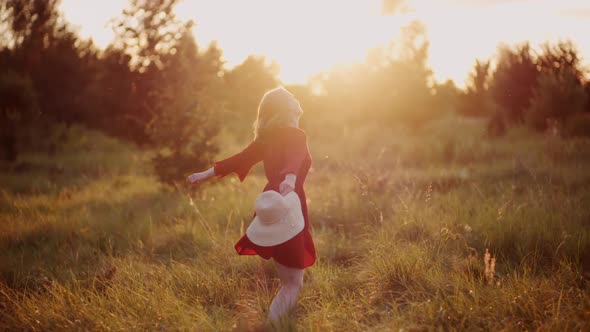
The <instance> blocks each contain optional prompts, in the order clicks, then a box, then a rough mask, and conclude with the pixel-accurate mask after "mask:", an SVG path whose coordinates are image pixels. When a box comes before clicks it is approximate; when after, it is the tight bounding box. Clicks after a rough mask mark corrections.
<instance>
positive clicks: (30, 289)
mask: <svg viewBox="0 0 590 332" xmlns="http://www.w3.org/2000/svg"><path fill="white" fill-rule="evenodd" d="M343 130H346V129H343ZM483 130H484V127H483V126H482V125H481V124H479V123H472V122H460V121H457V120H456V119H445V120H444V122H442V123H438V124H433V125H432V126H431V127H429V128H425V129H424V130H423V131H422V132H418V133H417V132H405V131H404V130H403V129H401V128H400V129H395V128H393V129H391V130H388V131H383V130H381V131H378V130H376V129H375V128H359V129H358V130H354V131H349V132H348V134H346V135H344V134H345V133H331V134H332V135H333V136H334V137H345V139H346V142H344V141H343V139H338V140H337V139H331V140H329V139H327V138H326V135H327V134H328V133H316V132H314V131H313V130H311V131H309V135H310V146H311V150H312V155H313V158H314V168H313V170H312V172H311V173H310V175H309V177H308V182H307V183H306V189H307V192H308V198H309V208H310V218H311V222H312V233H313V236H314V240H315V242H316V246H317V249H318V254H319V259H318V261H317V263H316V264H315V265H314V266H313V267H311V268H310V269H308V270H306V272H305V279H304V288H303V291H302V294H301V297H300V301H299V305H298V307H297V309H296V311H295V312H294V314H293V315H292V316H291V317H290V319H289V320H288V321H287V322H286V324H285V325H284V326H282V327H280V328H279V330H304V331H307V330H310V331H326V330H328V331H367V330H370V331H388V330H399V329H404V330H430V329H442V330H482V329H483V330H587V329H589V328H590V326H589V323H588V322H589V321H590V314H589V312H590V296H589V292H588V278H589V277H590V255H589V254H588V253H589V252H590V227H589V225H590V224H589V221H590V204H588V202H590V188H589V184H590V172H588V167H589V166H590V143H589V142H588V141H584V140H562V139H559V138H555V139H553V140H552V141H547V140H545V139H544V138H543V137H539V136H536V135H534V134H532V133H529V132H526V131H523V130H515V131H512V132H510V133H509V135H508V136H507V137H506V138H502V139H496V140H489V139H487V138H485V135H484V134H483ZM341 134H342V135H341ZM64 135H65V136H66V138H65V139H64V140H63V142H64V144H63V145H61V148H60V149H58V150H57V151H55V153H54V154H53V155H47V154H46V153H45V152H43V153H41V152H35V151H28V152H25V153H23V154H22V156H21V158H20V159H19V161H18V162H17V163H16V164H13V165H1V167H2V173H1V174H0V182H1V184H2V185H1V188H2V189H1V193H0V327H1V329H4V330H39V331H47V330H109V329H116V330H199V331H228V330H244V331H251V330H265V329H270V327H269V326H268V325H265V324H264V322H263V321H264V319H265V317H266V314H267V308H268V305H269V303H270V301H271V299H272V297H273V295H274V293H275V292H276V290H277V288H278V285H279V283H278V279H277V277H276V274H275V271H274V268H273V265H272V263H271V262H268V261H264V260H262V259H260V258H257V257H240V256H238V255H236V254H235V252H234V250H233V244H234V243H235V241H237V239H238V238H239V237H240V236H241V234H243V232H244V230H245V228H246V227H247V225H248V223H249V221H250V220H249V218H250V217H251V213H252V206H253V200H254V198H255V196H256V194H257V193H258V192H259V191H260V189H261V188H262V186H263V185H264V179H263V178H262V176H261V169H260V168H259V167H258V168H256V169H255V170H253V172H252V175H251V177H250V178H249V179H248V180H247V181H246V182H244V183H242V184H239V183H238V181H237V180H236V179H235V178H234V179H231V178H226V179H223V180H221V181H220V182H217V183H210V184H207V185H205V186H203V187H201V188H200V189H198V190H195V191H189V190H187V189H186V188H168V187H163V186H161V185H159V184H158V183H157V182H156V180H155V177H154V176H153V173H152V170H151V167H150V165H149V162H148V160H149V157H150V155H149V152H142V151H139V150H138V149H136V148H134V147H131V146H128V145H125V144H122V143H120V142H117V141H115V140H113V139H109V138H106V137H104V136H102V135H100V134H98V133H95V132H91V131H87V130H84V129H82V128H76V127H75V128H73V129H70V130H68V131H66V133H65V134H64ZM221 140H222V141H226V142H236V141H235V140H232V139H231V138H230V137H222V138H221ZM237 149H239V143H235V144H228V145H225V150H224V151H223V153H224V154H228V153H232V152H235V151H237ZM486 250H489V253H490V254H491V255H493V259H494V260H495V261H494V268H493V272H490V269H491V258H492V257H489V258H490V259H489V260H487V263H484V259H485V258H486V256H485V253H486ZM486 269H487V270H486Z"/></svg>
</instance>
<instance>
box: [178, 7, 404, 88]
mask: <svg viewBox="0 0 590 332" xmlns="http://www.w3.org/2000/svg"><path fill="white" fill-rule="evenodd" d="M380 9H381V1H380V0H370V1H362V2H360V1H354V2H353V1H350V2H342V1H337V0H328V1H321V2H317V1H312V0H304V1H298V2H290V1H272V0H258V1H251V2H248V3H245V2H236V1H227V0H226V1H217V2H215V3H207V4H206V5H205V4H204V3H202V2H189V1H184V2H183V3H181V4H180V5H179V11H178V12H179V13H182V14H181V15H182V17H183V18H186V19H190V18H194V17H197V23H198V24H197V27H196V35H197V40H199V41H200V42H201V43H208V42H209V41H211V40H214V39H218V40H219V41H220V45H221V47H222V48H223V50H224V55H225V58H226V59H227V61H228V65H230V66H231V65H236V64H238V63H240V62H241V61H243V59H244V58H245V57H246V56H247V55H248V54H264V55H265V56H266V57H267V58H268V59H271V60H276V61H277V62H278V63H279V64H280V66H281V69H282V70H281V78H282V79H283V80H284V81H286V82H304V81H306V79H307V78H308V77H309V76H310V75H312V74H315V73H317V72H320V71H322V70H326V69H329V68H330V67H332V66H334V65H336V64H338V63H348V62H355V61H361V60H363V59H364V57H365V55H366V51H367V50H368V49H369V48H371V47H374V46H377V45H379V44H382V43H386V42H388V41H391V40H393V39H394V38H395V36H396V34H397V33H398V32H399V28H400V27H402V26H403V25H405V24H407V23H408V21H409V18H408V17H402V16H399V17H395V18H392V17H384V16H381V15H380ZM244 13H248V15H244ZM270 13H272V14H270ZM212 31H215V33H212ZM229 40H231V41H232V43H229V42H224V41H229Z"/></svg>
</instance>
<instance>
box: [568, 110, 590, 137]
mask: <svg viewBox="0 0 590 332" xmlns="http://www.w3.org/2000/svg"><path fill="white" fill-rule="evenodd" d="M564 131H565V134H566V135H567V136H570V137H579V136H585V137H590V112H584V113H576V114H573V115H572V116H570V117H569V118H568V119H567V121H566V122H565V128H564Z"/></svg>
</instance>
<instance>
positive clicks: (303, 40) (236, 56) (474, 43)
mask: <svg viewBox="0 0 590 332" xmlns="http://www.w3.org/2000/svg"><path fill="white" fill-rule="evenodd" d="M386 1H390V2H391V3H393V4H394V7H393V8H395V9H399V10H394V11H393V12H392V13H388V14H383V12H382V8H383V7H382V1H381V0H346V1H344V0H298V1H289V0H249V1H246V0H214V1H213V0H184V1H182V2H181V3H180V4H179V5H178V7H177V10H176V12H177V16H178V17H179V18H180V19H183V20H189V19H192V20H193V21H194V22H195V23H196V25H195V36H196V38H197V42H198V43H199V45H201V47H203V48H204V47H206V46H207V45H208V44H209V43H211V42H212V41H217V43H218V45H219V47H220V48H221V49H222V50H223V52H224V59H225V61H226V65H227V66H228V68H231V67H232V66H235V65H237V64H239V63H240V62H242V61H243V60H244V59H245V58H246V57H247V56H248V55H249V54H263V55H265V56H266V57H267V59H269V60H272V61H276V62H277V63H278V64H279V65H280V66H281V73H280V78H281V80H282V81H283V82H284V83H286V84H291V83H304V82H305V81H306V80H307V79H308V77H309V76H310V75H313V74H315V73H317V72H320V71H324V70H328V69H330V68H331V67H332V66H334V65H336V64H339V63H350V62H357V61H362V60H363V59H364V58H365V55H366V52H367V50H368V49H369V48H371V47H375V46H378V45H380V44H385V43H388V42H391V41H394V40H395V39H396V38H397V37H398V36H399V33H400V28H402V27H403V26H405V25H407V24H408V23H409V22H411V21H413V20H416V19H417V20H420V21H422V22H423V23H424V24H425V25H426V28H427V37H428V39H429V42H430V52H429V59H430V65H431V67H432V69H433V71H434V77H435V79H436V80H437V81H439V82H443V81H445V80H447V79H452V80H454V81H455V83H456V84H457V85H459V86H463V85H464V82H465V80H466V78H467V75H468V72H469V71H470V70H471V69H472V68H473V64H474V62H475V59H476V58H480V59H488V58H490V57H492V56H493V55H494V53H495V51H496V49H497V46H498V44H500V43H507V44H514V43H518V42H521V41H524V40H528V41H530V42H531V44H532V45H533V46H538V45H539V44H541V43H542V42H544V41H557V40H560V39H570V40H572V41H573V42H574V43H575V44H576V45H577V46H578V48H579V49H580V51H581V54H582V57H583V62H584V64H590V34H588V31H590V0H386ZM126 3H127V1H125V0H101V1H95V0H62V8H61V9H62V11H63V12H64V15H65V17H66V19H67V20H68V21H69V22H71V23H72V24H73V25H75V26H77V27H78V29H79V31H80V34H81V35H82V36H84V37H92V38H93V40H94V41H95V43H96V44H97V45H98V46H100V47H104V46H106V45H107V44H108V43H109V42H110V41H111V40H112V38H113V33H112V29H111V28H109V27H108V22H109V20H110V19H111V18H112V17H114V16H117V15H119V14H120V13H121V11H122V9H123V8H124V7H125V5H126ZM397 5H400V6H397Z"/></svg>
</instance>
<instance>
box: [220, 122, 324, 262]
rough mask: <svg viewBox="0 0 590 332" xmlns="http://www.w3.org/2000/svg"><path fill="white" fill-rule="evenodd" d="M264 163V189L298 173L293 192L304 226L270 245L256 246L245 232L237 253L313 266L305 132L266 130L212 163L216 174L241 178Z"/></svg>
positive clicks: (314, 258)
mask: <svg viewBox="0 0 590 332" xmlns="http://www.w3.org/2000/svg"><path fill="white" fill-rule="evenodd" d="M260 161H262V162H263V163H264V173H265V175H266V178H267V180H268V183H267V184H266V186H265V187H264V191H267V190H274V191H277V192H278V191H279V184H280V183H281V182H283V180H284V179H285V175H286V174H289V173H292V174H295V175H297V180H296V182H295V192H296V193H297V195H298V196H299V199H300V201H301V209H302V212H303V218H304V219H305V226H304V227H303V231H301V232H300V233H299V234H297V235H296V236H295V237H293V238H292V239H290V240H289V241H287V242H284V243H281V244H278V245H276V246H271V247H261V246H258V245H256V244H254V243H252V241H250V239H249V238H248V236H247V235H246V234H244V235H243V236H242V238H241V239H240V240H239V241H238V242H237V243H236V245H235V249H236V251H237V252H238V254H240V255H259V256H261V257H263V258H265V259H270V258H271V257H272V258H273V259H274V260H275V261H277V262H278V263H280V264H282V265H285V266H288V267H292V268H299V269H304V268H306V267H309V266H311V265H313V263H314V262H315V260H316V251H315V246H314V244H313V240H312V238H311V233H310V230H309V216H308V214H307V202H306V200H305V191H304V190H303V183H304V182H305V177H306V176H307V172H308V171H309V168H310V167H311V155H310V154H309V149H308V147H307V138H306V136H305V132H304V131H303V130H301V129H298V128H292V127H288V128H274V129H269V130H268V131H267V132H265V133H264V134H263V135H261V137H260V138H259V139H257V140H254V141H253V142H251V143H250V144H249V145H248V146H247V147H246V148H245V149H244V150H243V151H242V152H240V153H238V154H236V155H234V156H232V157H229V158H227V159H224V160H222V161H218V162H216V163H215V166H214V167H215V174H216V175H217V176H219V177H224V176H226V175H227V174H230V173H236V174H237V175H238V176H239V178H240V181H244V179H245V178H246V175H248V172H249V171H250V169H251V168H252V166H254V165H255V164H256V163H258V162H260Z"/></svg>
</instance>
